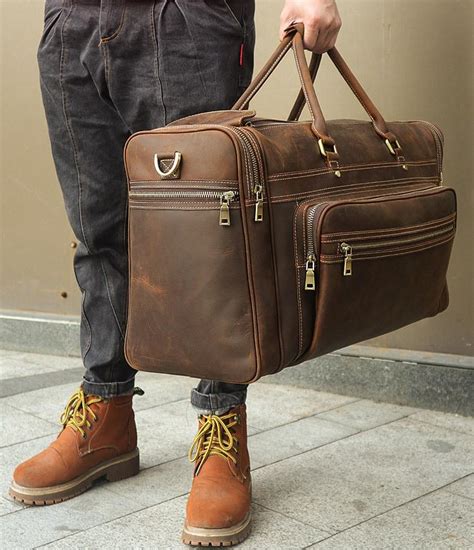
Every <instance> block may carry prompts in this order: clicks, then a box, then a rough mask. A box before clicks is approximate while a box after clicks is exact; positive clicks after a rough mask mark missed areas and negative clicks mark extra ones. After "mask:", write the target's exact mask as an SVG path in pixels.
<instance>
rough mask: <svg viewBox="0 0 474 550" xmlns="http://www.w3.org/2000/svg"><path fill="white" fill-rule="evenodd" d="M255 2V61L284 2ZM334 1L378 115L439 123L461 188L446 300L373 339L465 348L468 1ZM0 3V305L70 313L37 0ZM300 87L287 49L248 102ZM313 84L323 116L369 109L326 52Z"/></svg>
mask: <svg viewBox="0 0 474 550" xmlns="http://www.w3.org/2000/svg"><path fill="white" fill-rule="evenodd" d="M256 2H257V29H258V41H257V55H256V67H257V68H258V67H259V66H260V65H261V64H262V63H263V62H264V60H265V58H266V57H268V55H269V54H270V52H271V51H272V49H273V48H274V47H275V45H276V41H277V37H278V33H277V30H278V29H277V27H278V16H279V11H280V8H281V5H282V2H280V1H277V0H256ZM339 7H340V11H341V15H342V17H343V21H344V26H343V29H342V32H341V37H340V41H339V48H340V50H341V52H342V53H343V54H344V56H345V57H346V59H347V61H348V62H349V64H350V65H351V67H352V68H353V70H354V72H355V73H356V74H357V75H358V77H359V78H360V80H361V81H362V83H363V84H364V86H365V87H366V89H367V91H368V92H369V94H370V95H371V97H372V98H373V100H374V101H375V102H376V104H377V105H378V106H379V108H380V109H381V111H382V112H383V113H384V115H385V117H386V118H387V119H388V120H400V119H401V120H403V119H406V120H410V119H426V120H430V121H432V122H435V123H437V124H438V125H439V126H441V128H443V130H444V132H445V136H446V157H445V168H444V175H445V182H446V184H447V185H452V186H453V187H455V188H456V190H457V193H458V197H459V199H458V200H459V228H458V235H457V238H456V243H455V247H454V251H453V258H452V263H451V267H450V272H449V284H450V290H451V305H450V307H449V309H448V310H447V311H446V312H445V313H443V314H441V315H440V316H438V317H436V318H434V319H429V320H426V321H422V322H420V323H417V324H416V325H412V326H410V327H407V328H405V329H403V330H400V331H398V332H396V333H392V334H390V335H387V336H385V337H383V338H379V339H377V340H375V341H374V342H371V343H373V344H375V345H383V346H387V347H398V348H405V349H414V350H422V351H423V350H424V351H436V352H445V353H456V354H463V355H471V354H472V353H473V348H472V344H473V335H474V326H473V313H472V304H473V302H474V300H473V298H474V297H473V279H474V273H473V263H474V262H473V246H472V236H473V227H472V217H473V216H472V214H473V200H472V192H471V187H472V176H473V173H472V162H471V157H472V152H473V133H472V107H473V97H474V93H473V92H474V90H473V81H472V62H473V59H472V57H473V54H472V52H473V48H472V28H471V24H472V23H471V22H472V15H473V14H472V12H473V2H472V1H471V0H340V1H339ZM1 10H2V13H1V17H2V23H1V24H2V39H1V40H2V48H1V52H2V53H1V56H2V57H1V77H2V82H3V84H2V107H1V108H2V135H1V152H2V153H1V154H2V158H1V164H2V168H1V198H2V211H1V220H0V224H1V226H0V230H1V235H2V239H1V241H2V243H1V290H0V307H1V308H3V309H5V310H14V311H18V312H23V311H34V312H42V313H52V314H63V315H75V314H76V313H77V311H78V306H79V296H78V292H77V290H76V285H75V279H74V276H73V273H72V269H71V266H72V258H73V253H74V250H73V248H71V242H72V241H73V235H72V232H71V231H70V229H69V227H68V225H67V220H66V217H65V214H64V212H63V207H62V197H61V194H60V191H59V187H58V184H57V180H56V175H55V172H54V167H53V163H52V160H51V157H50V147H49V142H48V136H47V130H46V124H45V121H44V116H43V112H42V105H41V98H40V93H39V85H38V74H37V67H36V47H37V43H38V40H39V37H40V34H41V30H42V11H43V2H42V1H40V0H30V1H27V0H2V2H1ZM297 90H298V82H297V75H296V72H295V70H294V67H293V66H292V59H291V56H288V59H286V60H285V61H284V63H283V64H282V67H281V68H280V69H279V70H278V71H277V73H276V74H275V75H274V77H273V78H272V79H271V80H270V81H269V82H268V84H267V86H266V87H264V88H263V89H262V91H261V93H260V94H259V96H258V97H257V98H256V100H255V102H254V106H255V107H256V108H257V110H258V111H259V114H260V115H264V116H269V117H284V116H285V115H286V114H287V112H288V110H289V108H290V103H291V101H292V100H293V98H294V97H295V94H296V93H297ZM317 90H318V94H319V96H320V99H321V103H322V106H323V109H324V111H325V114H326V117H327V118H344V117H359V118H362V117H364V116H365V113H364V112H362V110H361V108H360V107H359V105H358V104H357V102H356V101H355V99H354V97H353V96H351V94H350V92H349V90H348V88H347V87H346V86H345V84H344V82H343V80H342V79H341V78H340V77H339V76H338V75H337V74H336V71H335V70H334V69H333V68H332V67H331V65H330V61H329V59H325V62H324V63H323V66H322V69H321V72H320V75H319V78H318V83H317ZM305 116H306V117H307V113H305ZM382 307H383V305H382Z"/></svg>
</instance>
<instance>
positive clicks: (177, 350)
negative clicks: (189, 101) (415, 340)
mask: <svg viewBox="0 0 474 550" xmlns="http://www.w3.org/2000/svg"><path fill="white" fill-rule="evenodd" d="M298 37H299V38H298ZM300 39H301V35H300V33H299V32H298V30H297V29H294V30H293V31H291V32H290V33H289V35H288V39H287V40H284V41H282V43H281V44H280V46H279V48H278V49H277V51H276V52H275V54H274V55H273V56H272V58H271V59H270V60H269V62H268V63H267V64H266V65H265V66H264V67H263V69H262V71H261V72H260V73H259V75H257V77H256V78H255V80H254V82H253V83H252V84H251V85H250V86H249V88H248V89H247V91H246V92H245V94H244V95H243V96H242V98H241V99H240V100H239V101H238V102H237V104H236V105H235V106H234V108H233V109H232V110H229V111H220V112H214V113H200V114H198V115H195V116H191V117H187V118H186V119H183V120H182V121H176V122H175V123H173V124H171V125H169V126H167V127H165V128H161V129H156V130H152V131H147V132H140V133H138V134H134V135H133V136H132V137H131V138H130V139H129V141H128V142H127V145H126V147H125V152H124V158H125V164H126V169H127V174H128V180H129V199H130V200H129V204H130V206H129V261H130V292H129V313H128V328H127V335H126V348H125V349H126V355H127V359H128V361H129V362H130V364H131V365H132V366H133V367H134V368H136V369H138V370H148V371H156V372H165V373H173V374H183V375H188V376H195V377H202V378H209V379H219V380H223V381H227V382H238V383H243V382H252V381H254V380H257V379H258V378H259V377H261V376H263V375H266V374H271V373H273V372H276V371H278V370H280V369H282V368H285V367H288V366H290V365H294V364H298V363H300V362H301V361H303V360H305V359H307V358H309V357H314V356H316V355H320V354H322V353H327V352H328V351H332V350H335V349H338V348H340V347H343V346H346V345H349V344H351V343H354V342H357V341H360V340H362V339H366V338H369V337H372V336H376V335H380V334H383V333H386V332H388V331H391V330H394V329H396V328H399V327H401V326H404V325H406V324H409V323H412V322H414V321H416V320H419V319H422V318H424V317H428V316H432V315H435V314H437V313H438V312H439V311H441V310H443V309H444V308H445V307H447V296H448V293H447V288H446V271H447V267H448V262H449V256H450V251H451V245H452V240H453V238H454V233H455V212H456V204H455V195H454V192H453V191H452V190H448V189H447V188H444V187H442V176H441V170H442V162H443V139H442V135H441V132H440V131H439V129H437V128H436V127H434V126H433V125H431V124H429V123H425V122H421V121H414V122H389V123H387V122H385V120H384V119H383V117H382V115H381V114H380V113H379V112H378V111H377V110H376V108H375V106H374V105H373V103H372V102H371V101H370V100H369V99H368V97H367V95H366V94H365V92H364V91H363V90H362V88H361V86H360V84H359V83H358V82H357V80H356V79H355V77H354V75H353V74H352V73H351V72H350V70H349V69H348V68H347V66H346V65H345V64H344V61H343V60H342V58H341V57H340V54H339V53H338V52H336V51H332V52H330V53H329V55H330V57H331V59H332V60H333V61H334V63H335V64H336V67H337V68H338V69H339V70H340V71H341V73H342V74H343V76H344V78H345V79H346V81H347V82H348V84H349V85H350V87H351V89H352V90H353V91H354V93H355V94H356V96H357V98H358V99H359V101H361V103H362V104H363V106H364V108H366V110H367V112H368V113H369V118H370V119H371V120H370V121H356V120H334V121H325V120H324V117H323V115H322V112H321V110H320V108H319V103H317V99H316V100H315V94H314V89H313V87H312V78H313V76H314V74H312V73H311V72H310V71H309V70H308V67H307V66H306V67H305V66H304V63H305V62H304V60H302V58H301V55H300V54H301V51H302V45H301V40H300ZM290 49H293V50H294V51H295V59H296V61H297V64H298V63H299V65H298V68H299V74H300V76H301V84H302V89H303V90H304V94H305V99H306V101H307V103H308V104H309V105H310V107H311V109H310V112H311V114H312V120H310V121H305V122H296V121H294V120H289V121H283V120H282V121H269V120H266V119H264V118H259V117H257V116H256V114H255V112H254V111H251V110H248V109H247V110H246V106H247V104H248V101H249V100H250V99H251V98H252V97H253V95H255V93H256V92H257V91H258V89H259V85H260V86H261V84H262V83H263V82H264V81H265V80H266V79H267V78H268V76H269V74H270V73H271V72H272V70H273V69H274V68H275V66H276V65H277V63H278V62H279V60H280V59H281V58H282V57H283V55H284V54H285V53H286V52H287V51H289V50H290ZM317 65H318V64H317V63H313V64H312V67H313V72H315V71H314V67H316V70H317ZM259 83H260V84H259ZM311 90H312V94H313V95H311ZM315 101H316V102H315ZM295 109H296V111H295ZM298 111H299V106H298V105H296V107H295V108H294V109H293V111H292V116H291V117H290V118H292V119H294V118H295V112H296V114H299V112H298ZM296 118H297V117H296ZM239 132H240V134H239ZM242 133H243V134H244V137H245V139H244V138H243V137H242V135H241V134H242ZM242 140H244V141H245V140H247V141H249V140H250V142H251V144H252V147H251V148H252V149H253V155H255V162H253V163H252V162H251V160H249V157H248V155H247V154H246V152H245V149H246V146H245V144H244V143H243V142H242ZM386 140H388V142H389V144H390V145H391V147H392V152H391V151H390V150H389V148H388V147H387V144H386ZM319 142H322V144H323V146H324V148H325V151H326V153H327V154H326V156H323V155H322V154H321V149H320V143H319ZM334 145H336V148H334ZM176 151H179V152H180V153H181V154H182V165H181V170H180V177H179V179H170V180H166V179H160V177H159V176H158V174H157V172H156V170H155V168H154V166H153V156H154V155H155V154H157V155H158V156H159V157H160V158H170V157H172V156H173V155H174V153H175V152H176ZM249 174H253V175H252V176H251V175H249ZM252 178H257V179H258V178H260V179H259V181H261V182H262V184H263V220H262V221H260V222H256V221H255V220H254V212H255V207H256V206H255V205H256V202H257V196H256V194H255V192H254V189H253V186H254V183H255V181H254V180H253V179H252ZM228 190H233V191H235V192H238V193H239V198H238V200H233V201H232V202H231V203H230V205H229V209H230V217H231V224H230V225H229V226H226V227H223V226H220V225H219V210H220V201H219V199H217V198H216V197H215V195H216V194H218V193H222V192H225V191H228ZM147 191H149V192H151V194H152V195H153V193H155V196H145V195H144V194H143V193H144V192H145V193H146V192H147ZM163 191H164V194H163ZM169 191H171V194H169V195H166V193H168V192H169ZM440 191H441V192H440ZM157 192H158V194H156V193H157ZM196 192H197V193H198V194H199V193H201V194H202V196H197V195H193V193H196ZM209 192H211V193H214V196H213V198H210V195H207V196H206V193H209ZM160 193H161V195H160ZM173 193H174V194H173ZM182 193H184V195H183V194H182ZM401 193H406V194H409V195H407V197H408V196H409V198H407V199H402V198H400V199H399V200H397V199H396V195H397V194H398V195H399V194H401ZM191 195H192V196H191ZM377 197H382V199H383V200H381V201H378V202H377V201H376V202H367V203H361V202H360V201H363V200H368V199H374V198H377ZM340 201H344V203H345V204H346V206H339V207H337V203H338V202H340ZM351 201H352V202H353V204H352V206H351ZM326 203H331V204H334V205H335V206H334V207H331V209H330V211H328V214H327V216H326V217H325V222H324V224H325V225H324V226H323V233H337V232H338V231H346V233H348V235H349V236H350V235H351V234H352V233H353V232H358V231H359V232H366V233H367V234H368V236H371V231H372V232H374V231H384V230H387V231H388V230H390V231H391V234H392V235H394V236H392V237H391V239H395V238H396V235H397V233H401V234H403V233H404V232H406V231H407V227H408V226H410V225H421V226H423V224H425V225H427V227H429V226H430V224H434V226H437V227H438V226H439V224H440V223H441V222H439V220H441V219H442V218H443V217H450V219H451V223H452V231H451V232H449V233H446V234H445V235H444V237H445V238H444V239H440V240H439V242H433V239H431V240H430V237H429V232H428V231H427V232H426V238H425V236H423V238H421V240H420V241H419V242H418V243H417V245H416V246H415V249H414V250H411V249H410V250H409V252H407V251H402V252H401V253H400V254H398V255H396V256H395V255H392V256H390V257H387V254H386V250H385V249H386V248H387V246H388V248H390V247H391V246H392V245H391V244H388V245H385V247H384V246H382V247H379V249H377V250H376V251H377V252H378V254H379V256H380V257H378V258H376V257H371V258H370V259H366V260H363V259H360V258H359V259H355V260H354V262H353V267H354V272H353V275H352V276H351V277H344V276H343V275H342V274H341V269H342V267H341V266H342V258H340V257H337V258H336V257H334V258H333V260H334V263H325V258H324V256H328V255H329V256H330V255H331V253H332V254H333V256H337V251H336V252H334V250H333V251H332V252H331V250H329V252H328V251H327V246H328V245H325V246H326V248H325V250H324V251H323V255H322V256H323V258H322V262H320V261H319V260H318V262H317V266H316V278H317V280H318V281H319V282H318V283H317V284H318V287H317V289H316V291H315V292H311V291H307V290H305V289H304V276H305V265H304V264H305V257H304V254H305V252H306V248H305V247H306V243H305V239H307V227H306V225H307V221H306V218H305V216H306V212H307V210H308V208H309V206H310V205H314V204H326ZM422 233H423V232H422ZM316 239H320V234H317V235H316ZM407 246H408V245H407ZM318 253H319V251H318ZM341 305H343V307H341Z"/></svg>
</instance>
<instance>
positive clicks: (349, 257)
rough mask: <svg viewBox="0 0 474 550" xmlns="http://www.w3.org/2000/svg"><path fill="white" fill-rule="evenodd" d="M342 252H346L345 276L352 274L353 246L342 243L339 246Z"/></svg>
mask: <svg viewBox="0 0 474 550" xmlns="http://www.w3.org/2000/svg"><path fill="white" fill-rule="evenodd" d="M339 248H340V250H341V252H342V253H343V254H344V269H343V272H342V273H343V275H344V277H349V276H351V275H352V246H350V245H349V244H347V243H341V244H340V246H339Z"/></svg>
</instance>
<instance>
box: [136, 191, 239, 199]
mask: <svg viewBox="0 0 474 550" xmlns="http://www.w3.org/2000/svg"><path fill="white" fill-rule="evenodd" d="M227 191H233V193H235V195H234V199H233V200H237V199H238V198H239V192H238V191H234V190H229V189H225V190H222V191H184V190H183V191H180V190H176V191H130V193H129V196H130V197H134V198H135V197H136V198H142V197H146V198H161V199H190V198H198V199H216V200H217V199H220V198H221V196H222V195H223V193H226V192H227Z"/></svg>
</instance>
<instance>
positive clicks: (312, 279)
mask: <svg viewBox="0 0 474 550" xmlns="http://www.w3.org/2000/svg"><path fill="white" fill-rule="evenodd" d="M315 266H316V264H315V259H314V256H313V255H312V254H308V258H307V260H306V277H305V280H304V289H305V290H316V276H315V274H314V268H315Z"/></svg>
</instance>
